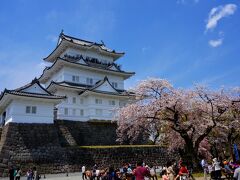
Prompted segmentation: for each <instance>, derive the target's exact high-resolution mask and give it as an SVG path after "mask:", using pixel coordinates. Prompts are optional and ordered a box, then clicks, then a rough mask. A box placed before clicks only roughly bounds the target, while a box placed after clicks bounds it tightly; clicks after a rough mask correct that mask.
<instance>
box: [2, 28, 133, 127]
mask: <svg viewBox="0 0 240 180" xmlns="http://www.w3.org/2000/svg"><path fill="white" fill-rule="evenodd" d="M123 55H124V53H121V52H116V51H115V50H111V49H109V48H107V47H106V46H105V44H104V43H103V42H102V43H96V42H90V41H86V40H82V39H78V38H75V37H71V36H68V35H66V34H64V33H63V32H61V33H60V35H59V39H58V42H57V46H56V48H55V49H54V50H53V51H52V52H51V54H49V55H48V56H47V57H46V58H44V61H46V62H48V63H51V66H49V67H46V68H45V69H44V70H43V73H42V75H41V76H40V77H39V78H35V79H34V80H33V81H32V82H31V83H29V84H27V85H25V86H23V87H20V88H17V89H15V90H7V89H5V90H4V91H3V92H2V94H1V96H0V121H1V123H2V124H3V125H4V124H7V123H9V122H15V123H48V124H51V123H53V121H54V119H59V120H72V121H88V120H113V118H114V110H115V109H116V108H119V107H122V106H124V105H125V104H126V103H128V101H129V99H130V98H131V94H130V93H129V92H127V91H126V90H124V80H126V79H128V78H130V77H131V76H133V75H134V74H135V73H134V72H126V71H123V70H122V69H121V66H120V65H118V64H116V63H115V62H116V60H117V59H119V58H120V57H122V56H123ZM54 114H55V116H56V117H54Z"/></svg>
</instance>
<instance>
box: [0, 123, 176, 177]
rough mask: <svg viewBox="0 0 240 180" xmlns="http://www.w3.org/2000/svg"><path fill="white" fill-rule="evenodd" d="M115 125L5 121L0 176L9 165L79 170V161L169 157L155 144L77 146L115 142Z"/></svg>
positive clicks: (102, 164) (163, 159)
mask: <svg viewBox="0 0 240 180" xmlns="http://www.w3.org/2000/svg"><path fill="white" fill-rule="evenodd" d="M115 129H116V124H112V123H106V122H105V123H102V124H101V123H95V122H87V123H82V122H81V123H79V122H78V123H76V122H65V121H59V122H57V123H55V124H16V123H10V124H7V125H6V126H4V127H3V129H2V135H1V140H0V176H4V175H7V171H8V167H9V166H11V165H14V166H20V167H21V168H22V170H23V171H26V170H27V169H28V168H29V167H33V166H36V167H37V168H38V169H39V171H40V172H41V173H60V172H67V171H69V172H73V171H79V170H80V167H81V166H82V165H86V166H87V167H92V166H93V165H94V164H95V163H97V164H98V165H99V166H100V167H107V166H109V165H113V166H114V167H120V166H121V165H122V164H123V163H125V162H130V163H135V162H136V161H137V160H139V159H142V160H145V161H146V162H147V163H150V164H163V163H165V162H166V161H167V160H168V159H171V158H172V157H170V155H169V154H168V153H167V152H166V150H165V149H163V148H161V147H158V146H144V147H143V146H124V147H122V146H113V147H111V146H104V147H105V148H103V146H100V147H94V148H93V147H83V146H80V145H93V144H94V143H95V144H94V145H110V144H116V143H115V141H114V140H115V138H116V134H115V133H114V132H115ZM100 136H101V137H100ZM109 136H110V137H109ZM105 140H106V141H105Z"/></svg>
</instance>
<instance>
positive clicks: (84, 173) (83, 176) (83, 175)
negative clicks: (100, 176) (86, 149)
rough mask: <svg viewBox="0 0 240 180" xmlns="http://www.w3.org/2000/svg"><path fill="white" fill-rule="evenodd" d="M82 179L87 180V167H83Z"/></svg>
mask: <svg viewBox="0 0 240 180" xmlns="http://www.w3.org/2000/svg"><path fill="white" fill-rule="evenodd" d="M82 179H83V180H85V179H87V176H86V167H85V166H84V165H83V166H82Z"/></svg>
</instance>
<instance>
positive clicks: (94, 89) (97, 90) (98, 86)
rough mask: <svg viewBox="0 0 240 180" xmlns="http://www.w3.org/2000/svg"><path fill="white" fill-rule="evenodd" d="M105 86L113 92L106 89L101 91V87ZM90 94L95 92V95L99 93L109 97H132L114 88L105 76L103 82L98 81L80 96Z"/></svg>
mask: <svg viewBox="0 0 240 180" xmlns="http://www.w3.org/2000/svg"><path fill="white" fill-rule="evenodd" d="M104 84H105V85H107V86H109V87H110V88H111V89H112V91H109V90H108V91H106V90H104V89H101V87H102V86H103V85H104ZM88 92H94V93H99V94H108V95H117V96H130V95H131V94H129V93H128V92H127V91H125V90H119V89H116V88H114V87H113V86H112V85H111V83H110V82H109V80H108V78H107V76H105V77H104V79H103V80H101V81H98V82H97V83H96V84H95V85H94V86H93V87H92V88H89V89H86V90H85V91H82V92H80V93H79V94H84V93H88Z"/></svg>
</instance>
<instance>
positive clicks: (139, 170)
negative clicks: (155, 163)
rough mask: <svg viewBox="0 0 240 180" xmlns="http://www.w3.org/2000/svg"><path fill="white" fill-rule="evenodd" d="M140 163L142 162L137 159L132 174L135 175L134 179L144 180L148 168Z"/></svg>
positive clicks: (147, 173)
mask: <svg viewBox="0 0 240 180" xmlns="http://www.w3.org/2000/svg"><path fill="white" fill-rule="evenodd" d="M142 164H143V162H142V161H139V162H138V163H137V167H136V169H134V170H133V175H134V176H135V177H136V180H144V176H148V175H149V174H150V172H149V170H148V169H147V168H146V167H143V166H142Z"/></svg>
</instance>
